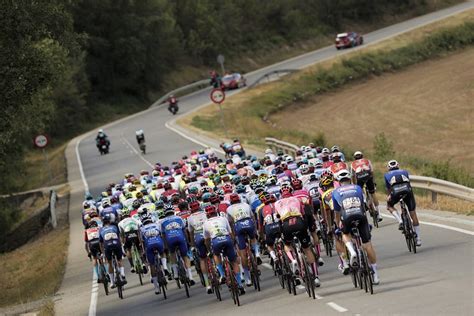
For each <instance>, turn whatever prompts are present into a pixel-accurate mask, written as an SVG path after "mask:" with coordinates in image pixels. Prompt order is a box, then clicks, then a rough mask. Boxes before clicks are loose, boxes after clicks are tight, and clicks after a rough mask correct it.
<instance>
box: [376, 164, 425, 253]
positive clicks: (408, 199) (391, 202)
mask: <svg viewBox="0 0 474 316" xmlns="http://www.w3.org/2000/svg"><path fill="white" fill-rule="evenodd" d="M387 169H388V172H387V173H386V174H385V176H384V178H385V187H386V188H387V193H388V198H387V209H388V210H389V211H390V213H392V215H393V217H394V218H395V219H396V220H397V221H398V223H399V226H398V229H400V230H402V229H403V224H402V219H401V217H400V214H399V213H398V210H397V209H396V208H395V204H397V203H398V202H399V201H400V200H401V199H403V201H404V202H405V205H406V206H407V208H408V211H409V212H410V217H411V219H412V221H413V228H414V229H415V233H416V245H417V246H418V247H420V246H421V238H420V223H419V222H418V216H417V215H416V202H415V195H414V194H413V191H412V189H411V185H410V175H409V174H408V171H406V170H403V169H400V165H399V163H398V162H397V161H396V160H390V161H389V162H388V164H387Z"/></svg>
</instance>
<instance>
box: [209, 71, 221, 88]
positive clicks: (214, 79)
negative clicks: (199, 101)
mask: <svg viewBox="0 0 474 316" xmlns="http://www.w3.org/2000/svg"><path fill="white" fill-rule="evenodd" d="M210 75H211V82H210V85H211V86H213V87H214V88H219V87H220V86H221V85H222V82H221V76H220V75H219V74H218V73H217V71H215V70H212V71H211V72H210Z"/></svg>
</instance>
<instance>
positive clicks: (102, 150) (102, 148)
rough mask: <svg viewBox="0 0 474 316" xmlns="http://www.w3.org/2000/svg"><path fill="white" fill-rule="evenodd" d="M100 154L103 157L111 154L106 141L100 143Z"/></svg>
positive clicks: (102, 140)
mask: <svg viewBox="0 0 474 316" xmlns="http://www.w3.org/2000/svg"><path fill="white" fill-rule="evenodd" d="M99 152H100V154H101V155H105V154H108V153H109V144H108V143H107V141H106V140H105V139H101V140H100V141H99Z"/></svg>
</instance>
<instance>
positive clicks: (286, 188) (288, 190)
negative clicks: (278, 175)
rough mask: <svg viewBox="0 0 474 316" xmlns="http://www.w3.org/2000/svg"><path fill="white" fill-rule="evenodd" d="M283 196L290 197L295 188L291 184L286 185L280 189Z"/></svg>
mask: <svg viewBox="0 0 474 316" xmlns="http://www.w3.org/2000/svg"><path fill="white" fill-rule="evenodd" d="M280 192H281V196H282V197H289V196H292V195H293V188H292V187H289V186H284V187H282V188H281V189H280Z"/></svg>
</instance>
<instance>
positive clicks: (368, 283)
mask: <svg viewBox="0 0 474 316" xmlns="http://www.w3.org/2000/svg"><path fill="white" fill-rule="evenodd" d="M353 224H354V225H355V226H357V225H359V221H358V220H356V221H354V222H353ZM351 235H352V239H353V240H354V243H353V244H354V248H355V251H356V254H357V265H356V266H354V265H351V267H350V271H351V277H352V283H353V284H354V287H355V288H357V287H359V288H360V289H361V290H362V289H365V292H366V293H367V292H369V291H370V294H374V288H373V282H374V281H373V271H372V268H371V267H370V265H369V259H368V256H367V252H366V251H365V249H364V248H363V247H362V239H361V237H360V234H359V229H358V228H357V227H354V228H352V231H351ZM346 253H347V257H348V258H349V257H350V255H349V253H348V251H347V249H346Z"/></svg>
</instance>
